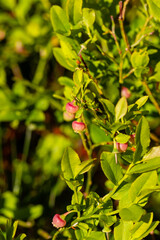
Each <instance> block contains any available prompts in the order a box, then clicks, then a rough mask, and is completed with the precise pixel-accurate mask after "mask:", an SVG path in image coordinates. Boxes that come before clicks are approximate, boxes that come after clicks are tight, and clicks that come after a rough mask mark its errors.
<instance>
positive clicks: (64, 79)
mask: <svg viewBox="0 0 160 240" xmlns="http://www.w3.org/2000/svg"><path fill="white" fill-rule="evenodd" d="M58 82H59V83H60V84H61V85H64V86H68V87H70V88H73V87H74V86H75V84H74V82H73V80H72V79H71V78H69V77H65V76H63V77H59V78H58Z"/></svg>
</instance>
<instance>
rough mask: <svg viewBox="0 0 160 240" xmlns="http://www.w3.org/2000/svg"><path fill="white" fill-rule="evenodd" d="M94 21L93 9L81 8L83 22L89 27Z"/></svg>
mask: <svg viewBox="0 0 160 240" xmlns="http://www.w3.org/2000/svg"><path fill="white" fill-rule="evenodd" d="M94 21H95V11H94V10H93V9H90V8H83V23H84V24H85V25H86V26H87V27H91V26H92V25H93V23H94Z"/></svg>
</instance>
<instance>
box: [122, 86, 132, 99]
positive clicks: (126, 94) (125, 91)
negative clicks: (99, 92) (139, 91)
mask: <svg viewBox="0 0 160 240" xmlns="http://www.w3.org/2000/svg"><path fill="white" fill-rule="evenodd" d="M121 96H122V97H126V98H129V97H130V96H131V92H130V91H129V89H128V88H126V87H122V88H121Z"/></svg>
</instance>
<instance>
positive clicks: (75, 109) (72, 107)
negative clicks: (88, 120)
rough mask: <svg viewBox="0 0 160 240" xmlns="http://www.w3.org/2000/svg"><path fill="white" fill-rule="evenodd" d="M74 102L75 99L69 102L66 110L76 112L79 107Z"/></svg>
mask: <svg viewBox="0 0 160 240" xmlns="http://www.w3.org/2000/svg"><path fill="white" fill-rule="evenodd" d="M74 102H75V101H72V102H68V103H67V104H66V111H67V112H69V113H76V112H77V111H78V109H79V107H78V106H76V105H74Z"/></svg>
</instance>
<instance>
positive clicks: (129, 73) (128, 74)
mask: <svg viewBox="0 0 160 240" xmlns="http://www.w3.org/2000/svg"><path fill="white" fill-rule="evenodd" d="M134 71H135V69H134V68H132V69H131V70H130V71H129V72H128V73H127V74H126V75H125V76H124V77H123V79H125V78H127V77H129V76H130V75H131V74H132V73H134Z"/></svg>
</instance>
